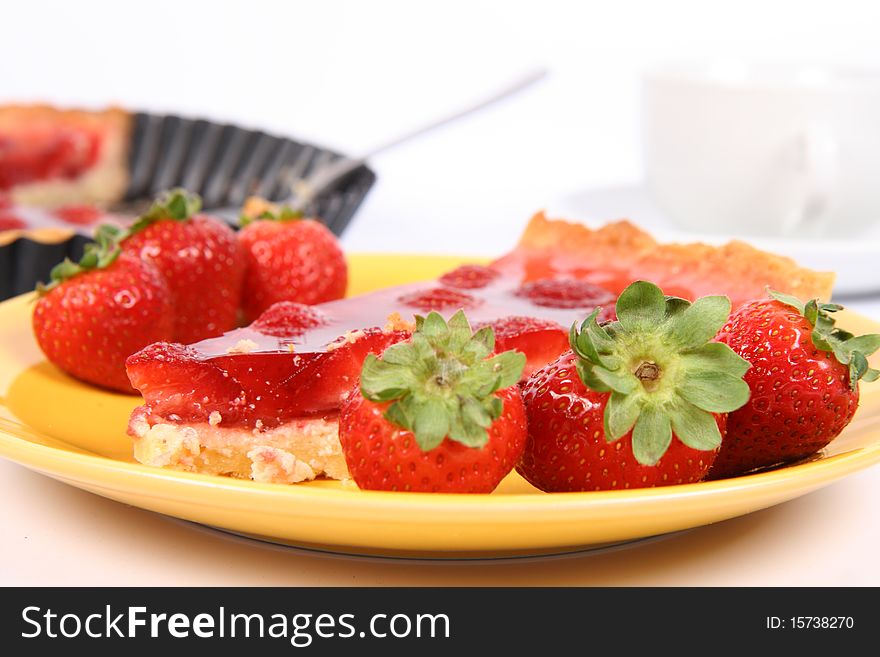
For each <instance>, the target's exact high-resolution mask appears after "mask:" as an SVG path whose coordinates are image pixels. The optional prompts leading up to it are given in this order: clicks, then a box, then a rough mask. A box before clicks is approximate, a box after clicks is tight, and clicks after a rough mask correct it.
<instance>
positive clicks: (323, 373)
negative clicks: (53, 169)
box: [127, 274, 613, 427]
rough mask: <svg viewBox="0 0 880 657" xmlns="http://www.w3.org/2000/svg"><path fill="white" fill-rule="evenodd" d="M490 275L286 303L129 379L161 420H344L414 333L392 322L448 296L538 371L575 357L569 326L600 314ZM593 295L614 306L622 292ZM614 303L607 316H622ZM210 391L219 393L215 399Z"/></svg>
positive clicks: (149, 353) (164, 352)
mask: <svg viewBox="0 0 880 657" xmlns="http://www.w3.org/2000/svg"><path fill="white" fill-rule="evenodd" d="M484 278H491V280H487V281H486V283H485V285H484V286H483V287H481V288H470V289H469V290H468V292H467V293H466V292H463V291H461V290H455V289H451V288H448V287H445V286H443V285H442V284H439V283H440V281H434V282H428V283H414V284H409V285H402V286H398V287H392V288H386V289H384V290H379V291H377V292H373V293H370V294H366V295H363V296H360V297H354V298H351V299H342V300H339V301H332V302H329V303H324V304H319V305H317V306H311V307H304V306H301V305H300V304H290V305H286V306H285V305H278V304H276V305H275V306H272V307H271V308H269V309H268V310H267V311H266V312H265V313H264V314H263V315H262V316H261V317H260V318H258V319H257V321H256V322H254V323H253V324H252V325H251V326H249V327H246V328H240V329H236V330H233V331H230V332H228V333H226V334H224V335H222V336H220V337H217V338H211V339H208V340H203V341H201V342H198V343H196V344H194V345H191V346H189V347H185V348H184V347H180V346H177V347H173V348H172V347H165V348H160V347H158V346H156V345H153V346H152V347H149V348H147V349H145V350H144V351H142V352H140V353H139V354H135V355H134V356H132V357H131V358H129V360H128V363H127V366H128V371H129V376H130V378H131V380H132V384H133V385H134V386H135V387H136V388H138V389H139V390H141V392H142V393H143V395H144V399H145V400H146V402H147V405H148V408H149V410H150V411H151V414H150V416H151V417H153V419H154V420H155V421H158V420H159V419H162V418H169V417H170V419H171V420H172V421H174V420H175V419H177V418H179V419H180V420H184V421H207V420H208V419H209V416H210V413H211V412H212V411H217V412H218V413H220V415H221V417H222V420H221V426H230V425H232V426H236V425H237V426H249V427H250V426H256V421H257V420H259V421H260V426H271V425H274V424H278V423H280V422H284V421H285V420H290V419H294V418H298V417H304V416H322V415H334V414H336V413H337V412H338V409H339V406H340V403H341V401H342V399H343V398H344V397H345V395H347V394H348V393H349V391H350V390H351V388H352V387H353V386H354V385H355V384H356V382H357V378H358V376H359V374H360V369H361V366H362V364H363V360H364V358H366V356H367V354H368V353H373V354H379V353H381V352H382V351H384V350H385V349H386V348H387V347H388V346H390V345H391V344H394V343H396V342H399V341H401V340H405V339H407V338H408V337H409V336H410V333H409V332H408V331H407V330H403V329H404V326H403V325H400V324H397V323H395V325H391V324H392V323H390V322H389V316H391V315H392V314H393V313H397V314H399V315H400V318H401V319H402V320H404V321H405V322H406V321H410V322H411V320H412V319H413V315H414V314H417V313H418V314H423V313H424V312H425V310H424V309H423V308H422V307H419V306H421V305H423V306H425V307H428V308H429V309H433V308H434V307H436V305H437V304H438V303H440V302H438V301H437V300H438V299H439V300H440V301H442V303H440V306H441V307H440V309H439V312H441V314H443V315H444V316H446V317H450V316H451V315H452V314H453V313H454V312H455V311H456V310H458V309H459V308H461V307H463V306H467V307H466V308H465V311H466V313H467V315H468V318H469V319H470V321H471V322H472V324H473V326H474V327H477V328H479V327H480V326H483V325H491V326H493V328H494V329H495V330H496V350H497V351H502V350H508V349H515V350H518V351H521V352H523V353H525V354H526V357H527V366H526V374H528V373H530V372H532V371H534V370H536V369H537V368H539V367H541V366H543V365H544V364H546V363H547V362H550V361H552V360H554V359H555V358H556V357H557V356H559V354H560V353H562V352H563V351H565V350H566V349H567V348H568V338H567V331H568V327H570V326H571V325H572V323H574V322H580V321H582V320H583V319H584V318H585V317H586V316H587V315H588V314H589V313H590V311H592V309H593V307H592V306H588V307H578V308H565V307H562V308H559V307H548V306H539V305H536V304H535V303H533V301H532V300H531V299H529V298H527V297H524V296H522V295H520V294H518V291H519V290H520V289H521V283H522V278H520V277H513V276H505V275H503V274H498V275H496V276H492V277H484ZM448 280H449V279H448V278H447V281H448ZM591 289H592V290H593V291H594V292H596V294H597V296H601V297H603V298H605V299H608V300H610V301H613V294H611V293H609V292H607V291H603V292H602V293H601V294H600V293H599V292H597V291H596V289H595V288H593V287H592V286H591ZM453 300H454V301H453ZM447 302H448V303H447ZM610 305H611V304H610V303H609V308H608V310H606V311H605V312H604V313H603V317H607V316H608V314H609V312H613V309H611V308H610ZM386 324H388V325H389V326H388V327H387V328H380V327H385V326H386ZM363 327H367V328H363ZM157 357H158V358H157ZM175 381H176V382H177V383H175ZM206 386H207V387H211V386H217V390H216V391H214V390H212V391H207V392H206V391H205V390H204V387H206ZM242 395H243V397H242ZM223 399H225V400H226V403H225V405H224V404H223V401H222V400H223ZM220 406H223V408H220ZM215 420H216V417H215Z"/></svg>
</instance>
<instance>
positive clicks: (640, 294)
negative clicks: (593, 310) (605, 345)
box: [616, 281, 666, 330]
mask: <svg viewBox="0 0 880 657" xmlns="http://www.w3.org/2000/svg"><path fill="white" fill-rule="evenodd" d="M616 311H617V320H618V322H620V325H621V326H622V327H623V328H624V329H627V330H637V329H639V328H647V327H650V326H653V325H656V324H658V323H659V322H661V321H663V318H664V317H665V315H666V297H665V296H664V295H663V292H662V291H661V290H660V288H659V287H657V286H656V285H654V284H652V283H648V282H646V281H636V282H635V283H633V284H631V285H630V286H628V287H627V288H626V289H625V290H624V291H623V292H622V293H621V295H620V297H618V299H617V305H616Z"/></svg>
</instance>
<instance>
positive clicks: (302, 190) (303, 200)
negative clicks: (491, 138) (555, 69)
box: [284, 67, 547, 210]
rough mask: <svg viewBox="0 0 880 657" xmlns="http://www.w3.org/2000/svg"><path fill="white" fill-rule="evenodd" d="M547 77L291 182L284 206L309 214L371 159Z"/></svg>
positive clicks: (524, 79) (534, 74)
mask: <svg viewBox="0 0 880 657" xmlns="http://www.w3.org/2000/svg"><path fill="white" fill-rule="evenodd" d="M546 76H547V69H546V68H544V67H541V68H537V69H535V70H533V71H530V72H529V73H527V74H526V75H523V76H521V77H519V78H517V79H516V80H514V81H513V82H511V83H510V84H507V85H506V86H504V87H502V88H501V89H499V90H497V91H495V92H494V93H492V94H491V95H489V96H486V97H485V98H482V99H481V100H479V101H477V102H475V103H471V104H469V105H467V106H465V107H462V108H460V109H458V110H456V111H454V112H451V113H449V114H446V115H444V116H441V117H439V118H436V119H434V120H432V121H431V122H429V123H427V124H425V125H422V126H419V127H417V128H415V129H413V130H410V131H408V132H405V133H403V134H401V135H398V136H397V137H394V138H392V139H389V140H388V141H385V142H383V143H381V144H379V145H378V146H375V147H373V148H371V149H370V150H368V151H367V152H366V153H364V154H363V155H361V156H360V157H349V158H342V159H339V160H336V161H334V162H331V163H329V164H327V165H326V166H322V167H318V168H317V169H315V170H314V171H313V172H312V173H310V174H309V175H308V176H306V177H305V178H300V179H299V180H295V181H292V182H291V188H292V191H293V195H292V196H291V197H290V198H289V199H287V200H285V201H284V203H285V205H288V206H290V207H291V208H293V209H294V210H305V209H306V207H308V205H309V204H310V203H311V202H312V201H314V200H315V199H316V198H317V197H319V196H320V195H321V194H323V193H325V192H326V191H328V190H330V189H332V188H333V187H334V185H335V184H336V183H337V182H339V181H340V180H342V179H343V178H344V177H345V176H347V175H348V174H349V173H351V172H352V171H354V170H355V169H357V168H358V167H360V166H362V165H363V164H364V163H365V162H366V161H367V160H368V159H369V158H371V157H373V156H375V155H378V154H379V153H382V152H384V151H387V150H390V149H392V148H394V147H395V146H399V145H400V144H402V143H404V142H407V141H410V140H411V139H415V138H416V137H420V136H421V135H423V134H425V133H427V132H430V131H431V130H435V129H437V128H439V127H441V126H444V125H446V124H448V123H452V122H453V121H456V120H458V119H460V118H462V117H464V116H467V115H468V114H472V113H474V112H477V111H478V110H481V109H483V108H485V107H488V106H489V105H492V104H494V103H497V102H498V101H500V100H503V99H505V98H507V97H509V96H512V95H513V94H515V93H518V92H519V91H522V90H523V89H525V88H526V87H529V86H531V85H533V84H535V83H536V82H538V81H539V80H542V79H543V78H544V77H546Z"/></svg>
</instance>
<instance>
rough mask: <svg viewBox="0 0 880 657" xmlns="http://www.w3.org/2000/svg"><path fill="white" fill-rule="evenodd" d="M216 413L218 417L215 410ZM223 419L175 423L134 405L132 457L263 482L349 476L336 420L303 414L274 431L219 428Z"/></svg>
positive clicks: (153, 464)
mask: <svg viewBox="0 0 880 657" xmlns="http://www.w3.org/2000/svg"><path fill="white" fill-rule="evenodd" d="M216 415H218V416H219V413H217V414H216ZM221 423H222V418H221V419H219V420H218V418H217V417H214V416H213V414H212V418H211V419H210V420H209V422H194V423H187V424H179V423H175V422H171V421H167V420H164V419H156V418H151V416H150V413H149V411H148V410H147V409H146V407H143V406H141V407H140V408H137V409H135V411H134V413H133V414H132V416H131V420H130V421H129V424H128V432H129V434H130V435H131V436H132V438H133V446H134V458H135V459H136V460H137V461H138V462H140V463H143V464H144V465H151V466H156V467H160V468H171V469H173V470H183V471H185V472H198V473H200V474H210V475H225V476H229V477H235V478H238V479H252V480H254V481H259V482H263V483H275V484H295V483H299V482H301V481H309V480H312V479H314V478H315V477H318V476H320V475H323V476H325V477H330V478H332V479H348V477H349V476H348V468H347V467H346V465H345V458H344V456H343V454H342V447H341V445H340V444H339V422H338V421H337V420H335V419H333V418H329V419H328V418H303V419H296V420H291V421H289V422H285V423H284V424H281V425H279V426H277V427H274V428H272V429H260V428H257V429H247V428H241V427H223V426H220V425H221Z"/></svg>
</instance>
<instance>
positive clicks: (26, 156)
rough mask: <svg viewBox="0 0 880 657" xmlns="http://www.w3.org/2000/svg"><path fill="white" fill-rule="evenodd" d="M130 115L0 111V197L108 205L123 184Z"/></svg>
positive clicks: (40, 108)
mask: <svg viewBox="0 0 880 657" xmlns="http://www.w3.org/2000/svg"><path fill="white" fill-rule="evenodd" d="M130 131H131V115H130V114H129V113H128V112H125V111H123V110H120V109H115V108H113V109H107V110H103V111H84V110H72V109H59V108H55V107H51V106H48V105H3V106H0V196H2V197H6V198H7V199H8V200H9V201H11V202H14V203H19V204H24V205H41V206H50V207H55V206H60V205H69V204H73V203H76V204H83V203H84V204H93V203H94V204H99V205H101V204H107V203H111V202H113V201H117V200H119V199H121V198H122V196H123V195H124V193H125V188H126V185H127V183H128V162H127V158H128V143H129V134H130Z"/></svg>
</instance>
